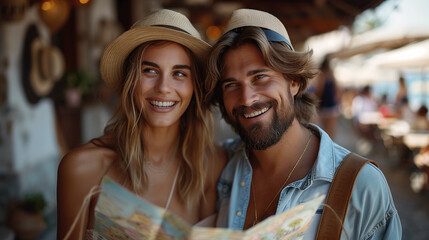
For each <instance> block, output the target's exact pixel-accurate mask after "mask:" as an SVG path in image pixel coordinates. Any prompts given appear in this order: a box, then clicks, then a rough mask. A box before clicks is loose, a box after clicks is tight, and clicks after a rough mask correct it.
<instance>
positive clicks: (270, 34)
mask: <svg viewBox="0 0 429 240" xmlns="http://www.w3.org/2000/svg"><path fill="white" fill-rule="evenodd" d="M261 29H262V30H263V31H264V33H265V36H267V39H268V41H270V42H284V43H286V44H287V45H288V46H289V48H290V49H291V50H292V51H295V50H294V49H293V47H292V44H291V43H290V42H289V41H288V40H287V39H286V38H285V37H283V36H282V35H280V34H279V33H277V32H274V31H273V30H270V29H266V28H261Z"/></svg>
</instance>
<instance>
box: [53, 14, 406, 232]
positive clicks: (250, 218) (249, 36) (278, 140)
mask: <svg viewBox="0 0 429 240" xmlns="http://www.w3.org/2000/svg"><path fill="white" fill-rule="evenodd" d="M100 65H101V66H100V71H101V76H102V78H103V80H104V81H105V82H106V84H107V85H108V86H109V87H110V88H111V89H113V90H114V91H115V92H116V93H117V94H118V96H119V100H120V104H119V108H118V110H117V112H116V113H115V115H114V117H113V118H112V120H111V122H110V124H109V125H108V126H107V127H106V129H105V133H104V135H103V136H101V137H99V138H97V139H94V140H92V141H90V142H89V143H87V144H85V145H83V146H81V147H79V148H77V149H75V150H73V151H71V152H70V153H68V154H67V155H66V156H65V157H64V158H63V159H62V161H61V164H60V166H59V170H58V191H57V192H58V193H57V194H58V238H59V239H63V238H64V237H65V236H66V235H67V233H68V231H69V229H70V227H71V225H73V222H74V220H75V218H76V216H77V215H78V211H79V210H80V209H81V207H82V205H83V202H84V199H85V197H86V196H87V195H88V194H89V193H90V191H91V189H92V188H93V187H95V186H98V185H99V184H100V182H101V180H102V178H103V176H108V177H110V178H111V179H113V180H114V181H116V182H117V183H119V184H120V185H122V186H123V187H125V188H127V189H129V190H130V191H132V192H133V193H134V194H136V195H138V196H140V197H142V198H144V199H146V200H147V201H149V202H151V203H153V204H155V205H157V206H160V207H163V208H166V209H168V210H169V211H171V212H173V213H175V214H176V215H178V216H180V217H181V218H183V219H184V220H185V221H187V222H188V223H189V224H201V223H203V224H202V225H203V226H217V227H228V228H235V229H247V228H249V227H251V226H253V225H254V224H256V223H258V222H260V221H262V220H264V219H265V218H267V217H269V216H271V215H274V214H277V213H281V212H283V211H286V210H288V209H290V208H292V207H294V206H296V205H298V204H300V203H302V202H304V201H307V200H309V199H312V198H314V197H315V196H319V195H323V194H327V192H328V189H329V186H330V183H331V181H332V179H333V176H334V174H335V171H336V169H337V167H338V165H339V164H340V163H341V161H342V160H343V158H344V157H345V156H346V155H347V154H348V153H349V151H348V150H346V149H344V148H342V147H340V146H338V145H337V144H335V143H333V142H332V140H331V139H330V138H329V136H328V135H327V134H326V133H325V132H324V131H323V130H322V129H320V128H319V127H317V126H315V125H312V124H309V123H308V122H309V120H310V118H311V117H312V114H313V113H314V109H315V108H314V107H315V103H314V99H313V98H312V97H311V96H310V95H308V93H306V88H307V85H308V83H309V81H310V79H311V78H313V77H314V75H315V74H316V72H315V70H314V69H315V68H313V66H312V64H311V52H296V51H295V50H294V49H293V47H292V44H291V42H290V40H289V36H288V34H287V31H286V29H285V27H284V26H283V24H282V23H281V22H280V21H279V20H278V19H277V18H276V17H274V16H273V15H271V14H269V13H266V12H261V11H257V10H250V9H240V10H236V11H234V13H233V15H232V16H231V18H230V20H229V22H228V24H227V26H226V28H225V31H224V34H223V36H222V37H221V38H220V39H219V40H218V42H217V43H216V44H215V45H214V46H213V47H210V45H208V44H207V43H205V42H204V41H203V40H201V38H200V35H199V34H198V32H197V31H196V30H195V28H194V27H193V26H192V24H191V23H190V22H189V20H188V19H187V18H186V17H185V16H183V15H181V14H179V13H177V12H174V11H171V10H160V11H157V12H154V13H152V14H150V15H149V16H147V17H146V18H144V19H142V20H140V21H138V22H137V23H135V24H134V25H133V27H132V28H131V29H130V30H129V31H126V32H125V33H123V34H122V35H121V36H119V37H118V38H117V39H116V40H115V41H113V42H112V43H111V44H110V45H109V46H108V47H107V48H106V50H105V51H104V54H103V56H102V59H101V63H100ZM212 105H218V106H219V108H220V110H221V113H222V115H223V117H224V119H225V120H226V121H227V122H228V123H229V124H231V125H232V126H233V127H234V129H235V130H236V132H237V133H238V134H239V135H240V137H241V138H240V139H237V140H234V141H232V140H231V141H227V142H226V143H225V145H224V146H223V147H218V146H215V144H214V143H213V140H212V136H213V120H212V117H211V112H210V106H212ZM97 197H98V195H96V194H95V195H94V196H92V197H91V198H90V201H89V204H88V206H85V210H86V212H84V214H83V217H81V218H79V222H78V223H77V226H80V225H81V224H83V226H84V227H85V229H86V231H85V232H86V233H85V232H84V233H82V232H80V231H79V230H78V228H74V229H75V230H74V231H72V232H71V235H69V237H70V238H69V239H80V238H84V237H85V234H87V236H88V234H89V235H90V234H91V233H92V228H93V226H94V208H95V205H96V203H97ZM322 208H323V207H322V206H321V207H320V209H322ZM319 220H320V214H319V213H318V214H316V216H315V217H314V218H313V220H312V223H311V225H310V228H309V230H308V231H307V232H306V235H305V239H314V238H315V234H316V229H317V226H318V224H319ZM344 231H345V232H347V234H348V236H349V237H350V239H400V238H401V224H400V220H399V217H398V214H397V212H396V209H395V206H394V203H393V199H392V196H391V193H390V190H389V187H388V185H387V182H386V180H385V178H384V176H383V174H382V173H381V171H380V170H379V169H378V168H377V167H375V166H374V165H372V164H367V165H365V166H364V168H363V169H362V171H361V173H360V175H359V176H358V178H357V180H356V184H355V186H354V191H353V194H352V197H351V201H350V206H349V209H348V213H347V217H346V220H345V222H344ZM343 236H345V235H344V233H343Z"/></svg>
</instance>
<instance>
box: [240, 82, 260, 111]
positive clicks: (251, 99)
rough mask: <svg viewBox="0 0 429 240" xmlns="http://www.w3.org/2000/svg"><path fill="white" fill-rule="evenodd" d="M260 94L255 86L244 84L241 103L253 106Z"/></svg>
mask: <svg viewBox="0 0 429 240" xmlns="http://www.w3.org/2000/svg"><path fill="white" fill-rule="evenodd" d="M257 100H258V95H257V93H256V91H255V89H254V87H252V86H249V85H244V86H243V87H242V89H241V104H242V105H244V106H251V105H252V104H253V103H255V102H257Z"/></svg>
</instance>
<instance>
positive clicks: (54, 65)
mask: <svg viewBox="0 0 429 240" xmlns="http://www.w3.org/2000/svg"><path fill="white" fill-rule="evenodd" d="M64 69H65V60H64V56H63V54H62V52H61V51H60V50H59V49H58V48H57V47H55V46H50V45H44V44H43V43H42V41H41V40H40V39H39V38H35V39H34V40H33V41H32V42H31V67H30V85H31V87H32V88H33V90H34V93H36V95H38V96H39V97H44V96H46V95H48V94H49V93H50V92H51V90H52V88H53V87H54V84H55V82H56V81H58V80H59V79H60V78H61V76H62V75H63V73H64Z"/></svg>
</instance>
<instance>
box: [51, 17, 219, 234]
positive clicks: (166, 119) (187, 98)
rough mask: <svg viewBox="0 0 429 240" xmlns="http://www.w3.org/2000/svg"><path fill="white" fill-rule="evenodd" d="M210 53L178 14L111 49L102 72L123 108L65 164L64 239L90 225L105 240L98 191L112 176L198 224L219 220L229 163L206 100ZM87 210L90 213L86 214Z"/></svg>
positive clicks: (152, 21)
mask: <svg viewBox="0 0 429 240" xmlns="http://www.w3.org/2000/svg"><path fill="white" fill-rule="evenodd" d="M209 48H210V46H209V45H208V44H207V43H205V42H204V41H202V40H201V38H200V36H199V34H198V32H197V31H196V30H195V28H194V27H193V26H192V25H191V23H190V22H189V20H188V19H187V18H186V17H185V16H183V15H181V14H179V13H177V12H174V11H170V10H160V11H157V12H154V13H152V14H151V15H149V16H148V17H146V18H144V19H142V20H140V21H139V22H137V23H136V24H134V26H133V27H132V28H131V29H130V30H129V31H127V32H125V33H123V34H122V35H121V36H119V37H118V38H117V39H116V40H114V41H113V42H112V43H111V44H110V45H109V46H108V47H107V48H106V50H105V52H104V54H103V56H102V59H101V63H100V71H101V75H102V77H103V80H104V81H105V83H106V84H107V86H109V87H110V88H111V89H112V90H114V91H115V92H116V93H117V94H118V96H119V99H120V104H119V106H118V109H117V111H116V113H115V115H114V116H113V118H112V119H111V121H110V123H109V125H108V126H107V127H106V128H105V131H104V132H105V134H104V135H103V136H101V137H99V138H97V139H93V140H92V141H90V142H89V143H87V144H84V145H83V146H81V147H79V148H77V149H75V150H73V151H71V152H70V153H68V154H67V155H66V156H65V157H64V158H63V159H62V161H61V163H60V166H59V169H58V191H57V194H58V238H59V239H63V238H64V237H65V238H68V237H70V239H79V238H82V237H84V236H85V233H83V232H81V231H80V229H78V228H73V227H72V225H76V226H81V225H82V226H84V227H85V229H86V231H85V232H86V234H87V237H93V236H94V235H97V234H101V235H103V233H102V232H98V231H97V226H99V224H100V222H99V218H97V217H96V216H95V215H94V208H95V207H96V206H98V205H97V204H98V203H97V200H98V195H97V194H94V195H91V193H92V190H93V189H94V187H95V188H96V187H97V186H98V185H100V182H101V181H102V179H103V177H104V176H107V177H109V178H110V179H112V180H114V181H115V182H117V183H118V184H120V185H121V186H122V187H124V188H126V189H128V190H130V191H131V192H132V193H134V194H135V195H138V196H139V197H142V198H144V199H146V200H147V201H149V202H150V203H152V204H154V205H157V206H159V207H162V208H165V209H168V210H169V211H171V212H173V213H174V214H176V215H178V216H179V217H181V218H182V219H183V220H185V221H186V222H188V223H190V224H196V223H197V222H200V221H201V220H204V219H206V218H208V217H209V219H214V218H213V217H211V216H213V215H214V213H215V205H216V188H215V184H216V182H217V179H218V177H219V175H220V171H221V169H222V167H223V165H224V162H225V159H226V158H225V156H224V153H223V152H222V151H220V150H217V148H215V146H214V144H213V143H212V131H213V122H212V121H213V120H212V116H211V113H210V111H209V107H208V105H206V104H205V103H204V102H203V101H202V95H201V93H202V84H201V82H202V79H203V75H202V73H203V72H204V71H203V67H202V66H203V60H204V59H205V57H206V54H207V52H208V50H209ZM215 159H216V160H215ZM208 169H210V171H207V170H208ZM86 198H89V204H87V205H86V204H85V200H84V199H86ZM82 209H83V211H85V212H89V214H81V215H80V216H79V214H78V212H80V211H82ZM209 224H211V225H214V222H212V223H209Z"/></svg>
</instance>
